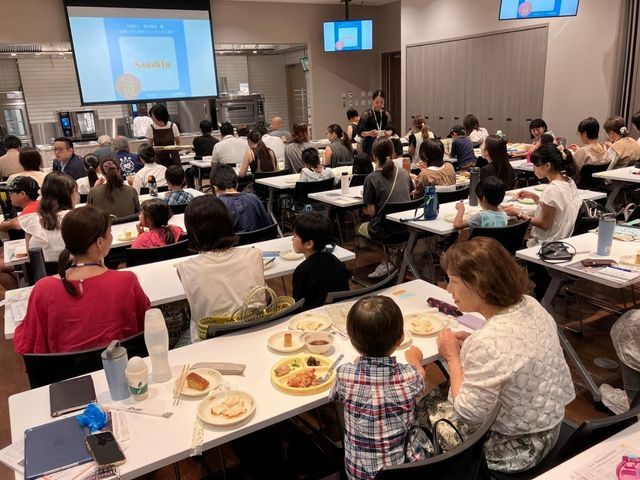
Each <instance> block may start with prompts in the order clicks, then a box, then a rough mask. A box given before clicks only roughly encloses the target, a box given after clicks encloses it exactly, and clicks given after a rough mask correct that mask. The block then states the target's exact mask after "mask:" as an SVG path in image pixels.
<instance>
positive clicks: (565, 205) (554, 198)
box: [504, 144, 582, 247]
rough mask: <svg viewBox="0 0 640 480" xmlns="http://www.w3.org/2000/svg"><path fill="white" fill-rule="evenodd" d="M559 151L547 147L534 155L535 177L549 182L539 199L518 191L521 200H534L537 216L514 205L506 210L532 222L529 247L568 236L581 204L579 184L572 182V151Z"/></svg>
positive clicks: (574, 167) (531, 193) (527, 192)
mask: <svg viewBox="0 0 640 480" xmlns="http://www.w3.org/2000/svg"><path fill="white" fill-rule="evenodd" d="M560 148H561V147H557V146H556V145H553V144H544V145H541V146H540V147H538V149H537V150H535V151H534V152H533V154H532V155H531V162H532V163H533V173H534V174H535V176H536V177H537V178H539V179H542V178H546V179H547V180H549V184H548V185H547V186H546V187H545V189H544V190H543V191H542V194H541V195H540V196H538V195H537V194H535V193H533V192H529V191H520V192H518V196H517V197H518V199H531V200H532V201H533V202H534V203H535V204H536V205H537V207H536V211H535V213H534V215H533V216H529V215H527V214H525V213H523V212H522V210H521V209H520V208H519V207H516V206H514V205H509V206H507V207H504V211H505V212H506V213H507V215H514V216H517V217H518V218H519V219H522V220H527V219H530V220H531V225H532V227H533V228H532V229H531V238H530V239H529V241H528V242H527V245H528V246H530V247H532V246H534V245H537V244H539V243H542V242H547V241H552V240H562V239H563V238H567V237H569V236H570V235H571V233H572V232H573V227H574V226H575V223H576V219H577V217H578V211H579V210H580V205H581V204H582V201H581V200H580V196H579V194H578V189H577V187H576V184H575V183H574V182H573V180H571V177H572V176H573V175H575V173H576V165H575V163H574V161H573V157H572V155H571V152H570V151H569V150H567V149H563V150H562V151H560Z"/></svg>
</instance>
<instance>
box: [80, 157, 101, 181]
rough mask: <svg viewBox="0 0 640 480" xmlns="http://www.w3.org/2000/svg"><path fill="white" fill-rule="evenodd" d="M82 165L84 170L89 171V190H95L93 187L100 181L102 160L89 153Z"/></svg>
mask: <svg viewBox="0 0 640 480" xmlns="http://www.w3.org/2000/svg"><path fill="white" fill-rule="evenodd" d="M82 163H83V164H84V168H85V170H86V171H87V177H88V179H89V188H93V186H94V185H95V184H96V182H97V181H98V172H97V170H98V167H99V166H100V160H99V159H98V157H96V156H95V155H94V154H93V153H89V154H88V155H85V156H84V158H83V159H82Z"/></svg>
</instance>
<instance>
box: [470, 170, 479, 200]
mask: <svg viewBox="0 0 640 480" xmlns="http://www.w3.org/2000/svg"><path fill="white" fill-rule="evenodd" d="M479 182H480V169H479V168H477V167H472V168H471V169H470V170H469V206H471V207H477V206H478V194H477V193H476V187H477V186H478V183H479Z"/></svg>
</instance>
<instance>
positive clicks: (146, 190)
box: [140, 185, 169, 195]
mask: <svg viewBox="0 0 640 480" xmlns="http://www.w3.org/2000/svg"><path fill="white" fill-rule="evenodd" d="M168 191H169V187H168V186H167V185H163V186H162V187H158V192H168ZM148 193H149V187H140V195H147V194H148Z"/></svg>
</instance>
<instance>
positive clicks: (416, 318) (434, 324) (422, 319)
mask: <svg viewBox="0 0 640 480" xmlns="http://www.w3.org/2000/svg"><path fill="white" fill-rule="evenodd" d="M443 317H444V315H443V314H442V313H440V312H418V313H410V314H409V315H405V316H404V324H405V327H406V328H407V330H409V331H410V332H411V333H413V334H414V335H418V336H429V335H435V334H436V333H438V332H439V331H440V330H442V329H443V328H444V325H445V323H444V318H443ZM427 321H428V322H429V323H430V324H431V327H430V329H429V330H425V329H424V328H422V325H424V324H425V323H426V322H427Z"/></svg>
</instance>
